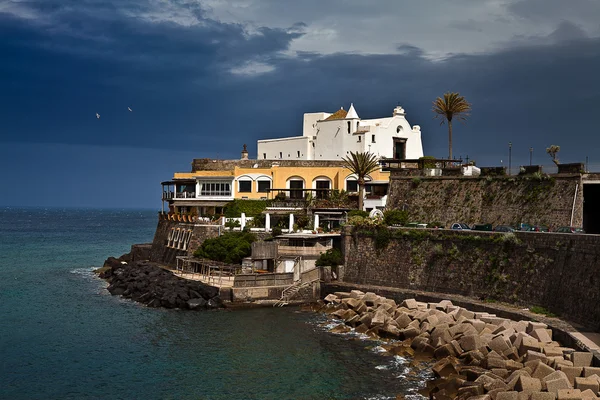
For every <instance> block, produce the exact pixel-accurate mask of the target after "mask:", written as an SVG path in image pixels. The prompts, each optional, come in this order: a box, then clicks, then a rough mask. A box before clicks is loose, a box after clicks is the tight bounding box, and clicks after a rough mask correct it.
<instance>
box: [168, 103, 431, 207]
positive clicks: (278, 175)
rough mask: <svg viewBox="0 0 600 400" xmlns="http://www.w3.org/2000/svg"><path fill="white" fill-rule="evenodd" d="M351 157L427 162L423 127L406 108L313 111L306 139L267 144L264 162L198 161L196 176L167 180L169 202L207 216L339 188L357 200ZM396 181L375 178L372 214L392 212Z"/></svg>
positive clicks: (261, 145) (368, 195)
mask: <svg viewBox="0 0 600 400" xmlns="http://www.w3.org/2000/svg"><path fill="white" fill-rule="evenodd" d="M350 152H370V153H373V154H375V155H377V156H378V157H380V158H387V159H399V160H405V159H408V160H415V159H418V158H419V157H422V156H423V146H422V144H421V129H420V127H419V126H418V125H415V126H413V127H411V126H410V124H409V123H408V121H407V120H406V114H405V112H404V109H403V108H402V107H400V106H398V107H396V108H395V109H394V112H393V115H392V116H391V117H385V118H378V119H368V120H362V119H360V117H359V116H358V114H357V112H356V110H355V109H354V105H350V109H349V110H348V111H345V110H343V109H340V110H338V111H336V112H335V113H333V114H329V113H325V112H320V113H307V114H304V128H303V135H302V136H298V137H286V138H280V139H267V140H259V141H258V157H257V159H256V160H251V159H249V158H248V151H247V149H246V145H244V149H243V151H242V154H241V158H240V159H238V160H216V159H194V161H193V162H192V170H191V171H190V172H176V173H175V174H174V176H173V179H172V180H170V181H166V182H162V185H163V196H162V199H163V201H164V202H165V203H167V204H168V205H169V210H170V211H174V212H179V213H190V212H191V213H193V214H195V215H199V216H207V215H211V216H212V215H218V214H221V213H222V211H223V207H224V206H225V204H227V203H228V202H230V201H232V200H234V199H249V200H250V199H254V200H259V199H273V198H275V196H277V195H279V196H278V197H281V196H284V197H286V198H287V199H288V200H303V199H306V197H307V196H312V198H319V197H327V196H328V195H329V194H331V193H332V192H333V191H336V190H337V191H342V190H343V191H345V192H348V193H349V194H351V197H352V196H354V199H356V195H357V192H358V183H357V177H356V176H355V175H353V174H351V173H350V171H349V170H348V169H347V168H345V167H344V163H343V161H342V158H343V157H346V156H347V155H348V154H349V153H350ZM388 183H389V172H388V171H382V170H381V169H379V170H377V171H374V172H373V173H371V174H370V175H369V176H368V177H367V184H366V185H365V188H366V190H365V202H364V207H365V209H366V210H367V211H370V210H371V209H383V208H384V207H385V204H386V201H387V188H388ZM284 211H286V210H284ZM289 211H293V210H287V212H289Z"/></svg>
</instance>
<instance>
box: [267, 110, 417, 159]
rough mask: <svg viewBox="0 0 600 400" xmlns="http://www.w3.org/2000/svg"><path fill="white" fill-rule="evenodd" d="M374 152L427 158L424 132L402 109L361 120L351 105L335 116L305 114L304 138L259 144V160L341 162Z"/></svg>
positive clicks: (298, 137)
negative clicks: (349, 156) (350, 155)
mask: <svg viewBox="0 0 600 400" xmlns="http://www.w3.org/2000/svg"><path fill="white" fill-rule="evenodd" d="M351 151H352V152H370V153H373V154H375V155H377V156H378V157H385V158H391V159H418V158H419V157H422V156H423V145H422V143H421V128H420V127H419V126H418V125H415V126H413V127H411V126H410V124H409V123H408V121H407V120H406V113H405V112H404V109H403V108H402V107H400V106H398V107H396V108H395V109H394V112H393V114H392V116H391V117H385V118H378V119H364V120H363V119H360V117H359V116H358V113H357V112H356V110H355V109H354V105H350V109H349V110H348V112H347V113H346V112H344V111H343V109H342V110H339V111H338V112H336V113H335V114H329V113H325V112H319V113H306V114H304V127H303V131H302V136H295V137H287V138H279V139H266V140H259V141H258V154H257V158H258V159H267V160H280V159H283V160H339V159H340V158H342V157H345V156H347V155H348V153H350V152H351Z"/></svg>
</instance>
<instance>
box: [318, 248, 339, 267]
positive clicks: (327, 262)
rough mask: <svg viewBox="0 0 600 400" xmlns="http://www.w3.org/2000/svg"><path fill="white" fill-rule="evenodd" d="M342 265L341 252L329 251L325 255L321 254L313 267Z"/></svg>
mask: <svg viewBox="0 0 600 400" xmlns="http://www.w3.org/2000/svg"><path fill="white" fill-rule="evenodd" d="M343 263H344V257H343V256H342V252H341V251H339V250H338V249H329V250H327V251H326V252H325V253H323V254H321V255H320V256H319V258H318V259H317V261H316V262H315V265H316V266H317V267H325V266H331V267H337V266H338V265H341V264H343Z"/></svg>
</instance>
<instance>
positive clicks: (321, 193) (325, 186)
mask: <svg viewBox="0 0 600 400" xmlns="http://www.w3.org/2000/svg"><path fill="white" fill-rule="evenodd" d="M315 188H316V189H317V199H326V198H328V197H329V181H317V182H316V184H315Z"/></svg>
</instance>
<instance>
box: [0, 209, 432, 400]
mask: <svg viewBox="0 0 600 400" xmlns="http://www.w3.org/2000/svg"><path fill="white" fill-rule="evenodd" d="M155 227H156V212H155V211H149V210H141V211H132V210H86V209H64V210H63V209H33V208H30V209H18V208H8V207H4V208H0V398H2V399H387V398H391V399H394V398H395V397H396V395H397V394H403V395H405V396H408V397H409V398H411V397H414V398H418V397H419V396H418V395H416V390H417V389H418V387H419V385H422V384H423V382H424V381H425V379H426V378H427V377H428V375H427V374H426V373H420V374H417V373H415V371H414V369H413V368H411V367H410V360H404V359H402V358H400V357H389V356H388V357H385V356H383V355H382V354H381V351H380V350H381V348H380V347H378V343H377V342H373V341H367V340H364V339H360V338H358V337H356V336H352V335H336V334H332V333H329V332H328V331H327V330H328V326H327V325H326V324H324V322H325V321H326V319H325V318H324V317H323V316H321V315H317V314H312V313H304V312H300V311H299V310H298V309H294V308H276V309H273V308H261V309H247V310H235V311H229V310H225V311H212V312H189V311H179V310H161V309H151V308H146V307H144V306H141V305H138V304H136V303H133V302H131V301H128V300H123V299H121V298H118V297H113V296H111V295H110V294H108V292H107V291H106V289H105V288H106V284H105V282H104V281H102V280H100V279H98V278H97V277H96V276H95V275H94V274H93V272H92V271H93V269H95V268H97V267H99V266H101V265H102V263H103V261H104V259H106V258H107V257H108V256H119V255H121V254H123V253H126V252H128V251H129V248H130V245H131V244H133V243H146V242H150V241H151V240H152V237H153V234H154V229H155Z"/></svg>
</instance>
